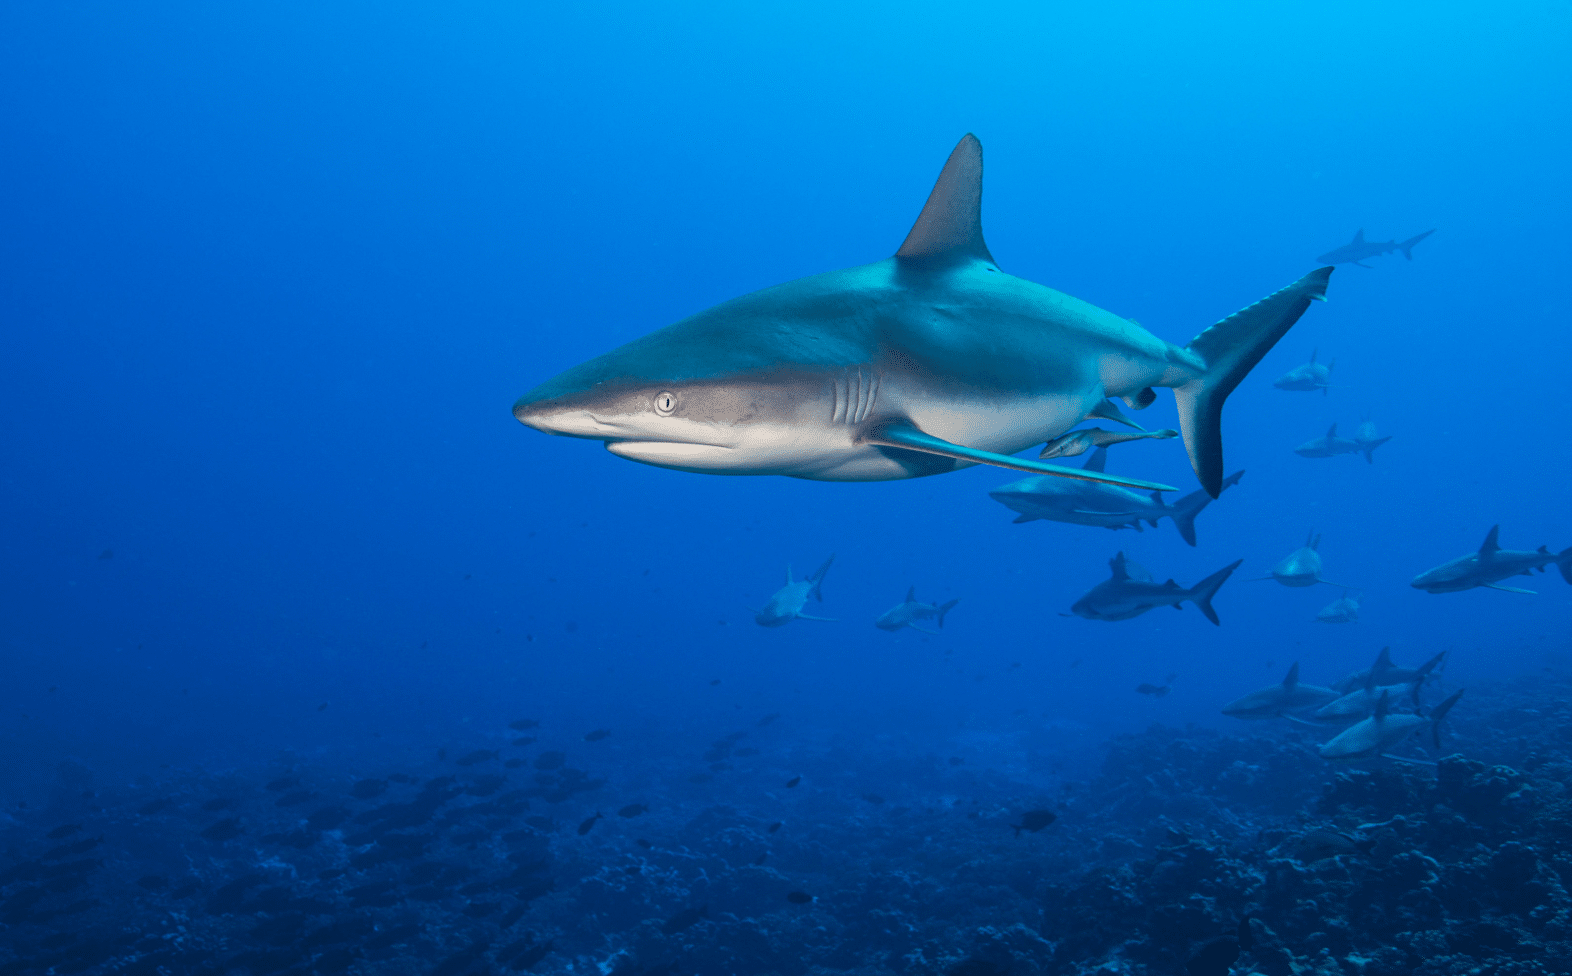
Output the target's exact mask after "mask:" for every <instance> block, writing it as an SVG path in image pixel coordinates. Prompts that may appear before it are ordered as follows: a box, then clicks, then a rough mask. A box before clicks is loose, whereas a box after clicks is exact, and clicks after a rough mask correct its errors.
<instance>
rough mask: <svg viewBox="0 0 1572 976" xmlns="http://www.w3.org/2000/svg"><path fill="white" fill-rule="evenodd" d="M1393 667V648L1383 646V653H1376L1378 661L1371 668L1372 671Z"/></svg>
mask: <svg viewBox="0 0 1572 976" xmlns="http://www.w3.org/2000/svg"><path fill="white" fill-rule="evenodd" d="M1391 668H1392V649H1391V648H1390V647H1383V648H1381V653H1380V654H1378V655H1376V663H1375V665H1374V666H1372V667H1371V668H1370V670H1371V671H1377V670H1383V669H1384V670H1391Z"/></svg>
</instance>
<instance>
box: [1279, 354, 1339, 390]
mask: <svg viewBox="0 0 1572 976" xmlns="http://www.w3.org/2000/svg"><path fill="white" fill-rule="evenodd" d="M1320 352H1321V350H1319V349H1312V350H1311V351H1310V361H1309V362H1308V363H1305V364H1304V365H1303V366H1295V367H1294V368H1293V369H1291V370H1289V371H1288V372H1286V373H1284V374H1283V375H1282V376H1279V377H1278V378H1277V379H1275V380H1273V381H1272V385H1273V386H1275V387H1277V388H1278V389H1279V390H1293V391H1296V392H1299V393H1314V392H1315V391H1316V390H1320V391H1321V395H1322V396H1325V395H1326V390H1327V387H1329V386H1331V385H1332V367H1333V366H1336V365H1337V360H1335V359H1334V360H1332V361H1331V362H1329V363H1318V362H1316V359H1315V357H1316V356H1317V355H1318V354H1319V353H1320Z"/></svg>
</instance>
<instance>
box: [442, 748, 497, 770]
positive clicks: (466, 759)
mask: <svg viewBox="0 0 1572 976" xmlns="http://www.w3.org/2000/svg"><path fill="white" fill-rule="evenodd" d="M498 758H500V754H499V753H498V752H497V750H495V749H476V750H475V751H474V752H467V753H465V754H464V755H462V756H460V757H459V758H457V759H455V760H453V762H454V765H457V766H475V765H478V764H480V763H483V762H490V761H491V760H493V759H498Z"/></svg>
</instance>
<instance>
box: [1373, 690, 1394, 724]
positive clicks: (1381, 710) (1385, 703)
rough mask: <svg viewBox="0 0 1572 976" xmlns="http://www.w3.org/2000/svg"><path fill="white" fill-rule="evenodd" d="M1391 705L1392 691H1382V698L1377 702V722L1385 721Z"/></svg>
mask: <svg viewBox="0 0 1572 976" xmlns="http://www.w3.org/2000/svg"><path fill="white" fill-rule="evenodd" d="M1391 707H1392V703H1391V701H1390V693H1389V692H1385V691H1383V692H1381V698H1380V700H1379V701H1377V702H1376V707H1375V720H1376V721H1377V722H1381V721H1384V720H1385V719H1386V713H1387V711H1388V710H1389V709H1390V708H1391Z"/></svg>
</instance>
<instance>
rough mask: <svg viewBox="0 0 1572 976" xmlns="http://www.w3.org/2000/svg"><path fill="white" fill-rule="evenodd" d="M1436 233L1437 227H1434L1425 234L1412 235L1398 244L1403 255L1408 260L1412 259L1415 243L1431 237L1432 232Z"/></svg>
mask: <svg viewBox="0 0 1572 976" xmlns="http://www.w3.org/2000/svg"><path fill="white" fill-rule="evenodd" d="M1434 233H1435V229H1434V228H1432V229H1430V230H1427V231H1425V232H1424V233H1423V234H1415V235H1414V236H1413V237H1410V238H1409V239H1408V240H1406V241H1404V242H1403V243H1401V244H1399V245H1397V249H1398V250H1399V251H1402V252H1403V257H1405V258H1407V259H1408V260H1410V261H1412V260H1413V259H1414V255H1413V253H1412V252H1413V250H1414V245H1415V244H1418V243H1419V242H1420V241H1422V240H1424V239H1425V238H1427V237H1429V236H1430V235H1431V234H1434Z"/></svg>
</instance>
